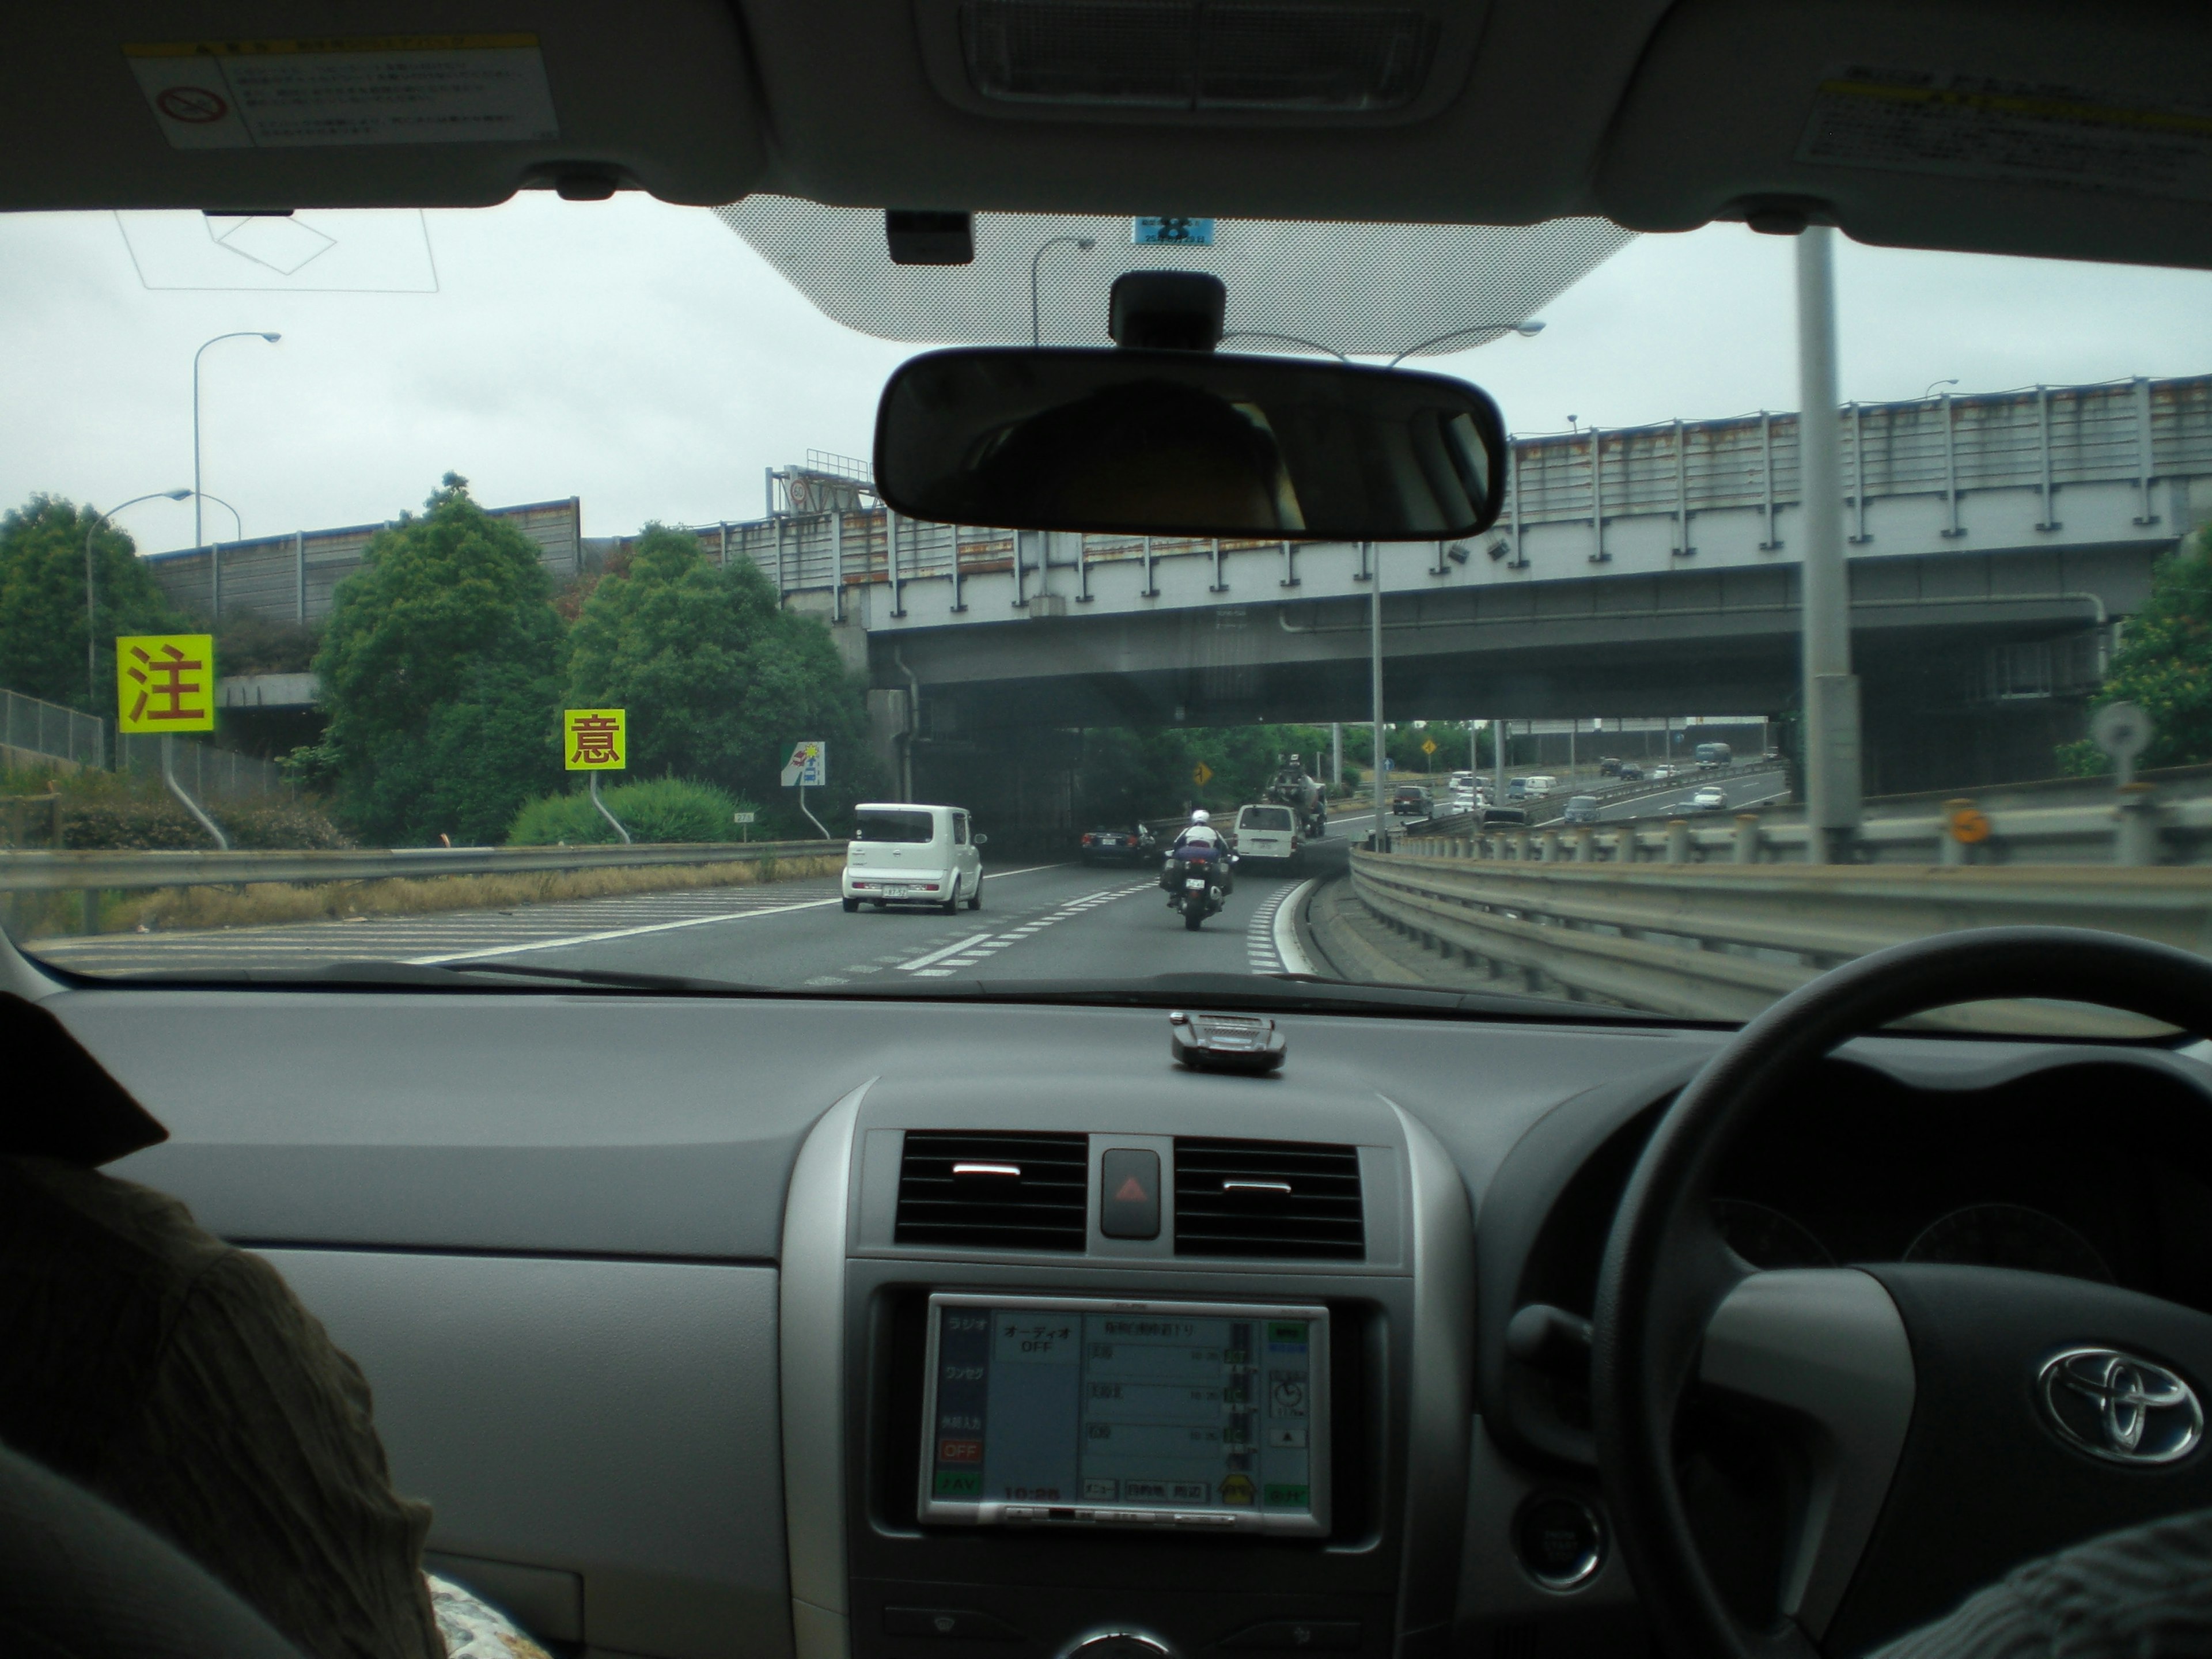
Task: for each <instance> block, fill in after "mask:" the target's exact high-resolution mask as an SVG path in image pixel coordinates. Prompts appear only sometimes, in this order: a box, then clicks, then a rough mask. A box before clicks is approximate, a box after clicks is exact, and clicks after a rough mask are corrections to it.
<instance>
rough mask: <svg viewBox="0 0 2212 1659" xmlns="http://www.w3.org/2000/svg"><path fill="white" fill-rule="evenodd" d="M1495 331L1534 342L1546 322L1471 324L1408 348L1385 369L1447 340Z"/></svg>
mask: <svg viewBox="0 0 2212 1659" xmlns="http://www.w3.org/2000/svg"><path fill="white" fill-rule="evenodd" d="M1492 331H1496V332H1498V333H1512V334H1518V335H1519V336H1520V337H1522V339H1524V340H1533V339H1534V338H1535V337H1537V336H1538V335H1539V334H1541V333H1542V332H1543V331H1544V321H1543V319H1542V318H1541V317H1523V318H1522V319H1521V320H1520V321H1519V322H1517V323H1510V322H1498V323H1469V324H1468V325H1467V326H1466V327H1465V328H1455V329H1453V330H1452V331H1450V332H1449V333H1448V334H1439V335H1437V337H1436V338H1435V339H1433V340H1424V341H1422V342H1421V343H1420V344H1419V345H1417V346H1407V348H1406V349H1404V350H1403V351H1401V352H1400V353H1399V354H1398V355H1397V356H1395V357H1393V358H1392V359H1391V360H1390V361H1389V362H1387V363H1385V364H1384V365H1383V367H1384V368H1397V367H1398V365H1399V364H1401V363H1402V362H1405V361H1406V359H1407V358H1408V357H1410V356H1413V354H1414V353H1415V352H1417V351H1426V350H1427V349H1429V348H1430V347H1431V346H1436V345H1442V344H1443V343H1444V342H1445V341H1446V340H1456V339H1457V338H1459V337H1460V336H1461V335H1462V334H1488V333H1491V332H1492Z"/></svg>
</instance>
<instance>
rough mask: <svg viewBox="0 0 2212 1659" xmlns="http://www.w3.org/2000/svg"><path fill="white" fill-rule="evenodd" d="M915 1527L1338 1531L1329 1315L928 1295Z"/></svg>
mask: <svg viewBox="0 0 2212 1659" xmlns="http://www.w3.org/2000/svg"><path fill="white" fill-rule="evenodd" d="M930 1354H931V1376H930V1383H929V1388H928V1389H927V1411H928V1413H929V1424H930V1429H931V1432H930V1434H929V1436H928V1438H927V1441H926V1443H925V1444H924V1448H923V1456H922V1474H921V1479H922V1489H921V1515H922V1518H923V1519H925V1520H938V1521H965V1522H1040V1523H1047V1524H1049V1523H1052V1522H1060V1523H1067V1524H1077V1525H1102V1524H1103V1525H1149V1526H1157V1525H1160V1524H1163V1523H1164V1524H1169V1525H1177V1524H1180V1525H1188V1526H1191V1527H1194V1528H1224V1527H1226V1528H1231V1529H1236V1530H1251V1531H1263V1532H1291V1533H1308V1534H1312V1533H1325V1532H1326V1531H1327V1530H1328V1495H1327V1492H1328V1310H1326V1309H1322V1308H1304V1307H1301V1308H1281V1307H1264V1306H1243V1305H1224V1304H1200V1303H1173V1302H1158V1303H1129V1302H1079V1301H1056V1300H1055V1301H1046V1300H1043V1299H1039V1298H1029V1297H963V1296H951V1295H938V1296H933V1297H931V1298H930Z"/></svg>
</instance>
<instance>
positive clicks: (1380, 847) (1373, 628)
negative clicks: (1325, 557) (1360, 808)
mask: <svg viewBox="0 0 2212 1659" xmlns="http://www.w3.org/2000/svg"><path fill="white" fill-rule="evenodd" d="M1367 568H1368V569H1369V570H1370V572H1371V573H1372V576H1371V578H1370V580H1372V581H1373V583H1374V586H1371V587H1370V588H1369V589H1368V590H1367V617H1368V651H1369V655H1370V659H1371V660H1372V662H1373V665H1374V666H1373V670H1372V673H1371V679H1372V681H1373V685H1372V690H1373V692H1374V696H1375V850H1376V852H1378V853H1387V852H1389V850H1390V832H1389V828H1388V825H1389V818H1388V817H1386V816H1385V813H1386V811H1387V806H1388V803H1387V802H1386V801H1385V799H1384V798H1383V787H1384V786H1383V762H1384V760H1385V758H1386V757H1388V756H1389V750H1387V749H1385V748H1384V747H1383V544H1382V543H1380V542H1370V544H1368V553H1367Z"/></svg>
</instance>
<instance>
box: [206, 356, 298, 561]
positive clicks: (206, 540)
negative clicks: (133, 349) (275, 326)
mask: <svg viewBox="0 0 2212 1659" xmlns="http://www.w3.org/2000/svg"><path fill="white" fill-rule="evenodd" d="M281 339H283V335H281V334H269V333H264V332H263V331H261V330H260V329H258V328H241V329H235V330H233V331H231V332H230V333H228V334H218V335H216V337H215V338H214V339H212V340H204V341H202V342H201V343H200V349H199V350H198V351H195V352H194V353H192V496H193V501H192V545H193V546H194V547H205V546H206V545H207V540H206V538H204V536H202V535H201V534H200V503H199V493H200V356H201V353H202V352H204V351H206V349H208V347H210V346H211V345H219V344H221V343H222V342H223V341H225V340H266V341H268V342H269V343H270V345H275V344H276V342H277V341H279V340H281Z"/></svg>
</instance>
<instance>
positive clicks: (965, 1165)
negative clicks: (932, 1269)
mask: <svg viewBox="0 0 2212 1659" xmlns="http://www.w3.org/2000/svg"><path fill="white" fill-rule="evenodd" d="M1090 1167H1091V1143H1090V1139H1089V1137H1087V1136H1085V1135H1042V1134H992V1133H987V1132H984V1131H948V1130H936V1129H929V1130H923V1129H909V1130H908V1131H907V1135H906V1156H905V1159H904V1161H903V1162H902V1164H901V1165H900V1167H899V1197H898V1227H897V1230H896V1232H895V1233H894V1234H893V1235H892V1237H894V1238H895V1239H896V1241H897V1242H898V1243H901V1244H939V1245H952V1246H957V1247H959V1248H962V1249H986V1250H1080V1249H1082V1248H1083V1228H1084V1217H1085V1195H1086V1194H1085V1189H1086V1187H1087V1185H1088V1182H1089V1171H1090Z"/></svg>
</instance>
